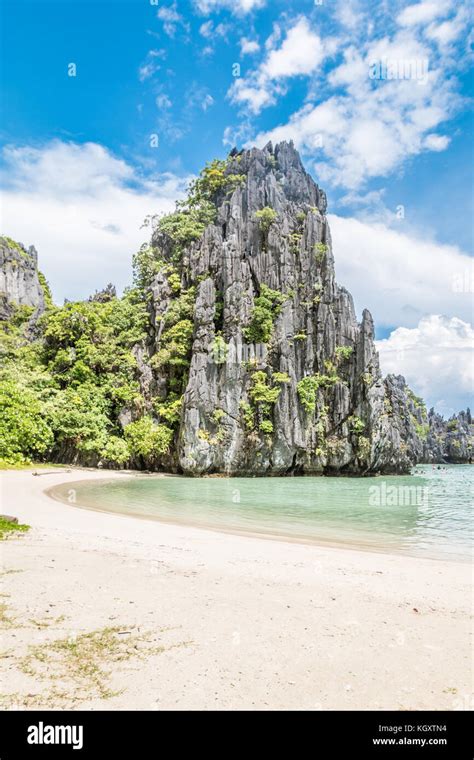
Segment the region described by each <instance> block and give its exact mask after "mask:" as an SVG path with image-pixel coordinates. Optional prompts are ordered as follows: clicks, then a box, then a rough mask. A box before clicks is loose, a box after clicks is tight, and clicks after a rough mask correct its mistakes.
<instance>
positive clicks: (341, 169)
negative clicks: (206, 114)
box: [237, 31, 460, 189]
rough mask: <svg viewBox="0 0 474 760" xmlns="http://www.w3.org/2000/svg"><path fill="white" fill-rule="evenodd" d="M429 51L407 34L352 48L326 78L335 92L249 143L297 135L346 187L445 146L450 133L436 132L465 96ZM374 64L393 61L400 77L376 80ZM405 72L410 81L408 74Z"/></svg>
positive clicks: (321, 171) (323, 171)
mask: <svg viewBox="0 0 474 760" xmlns="http://www.w3.org/2000/svg"><path fill="white" fill-rule="evenodd" d="M430 56H431V50H430V48H429V47H427V46H426V44H425V43H423V42H420V41H419V40H417V39H415V38H414V37H412V36H410V34H407V33H406V32H405V31H402V32H399V33H398V34H397V35H396V36H395V37H394V38H393V39H389V38H384V39H382V40H377V41H376V42H374V43H371V44H369V45H367V46H366V48H365V49H364V50H361V49H360V46H359V47H355V46H353V47H350V46H349V47H347V48H346V50H345V51H344V62H343V63H341V64H340V65H339V66H338V67H337V68H336V69H334V70H333V71H332V72H331V73H330V75H329V77H328V83H329V85H330V86H331V87H333V88H334V89H335V90H337V91H338V92H337V93H336V94H333V95H330V96H329V97H327V99H326V100H323V101H322V102H319V103H311V102H309V103H306V104H305V105H304V106H303V107H302V108H300V109H299V110H298V111H296V112H295V113H294V114H293V115H292V116H291V117H290V119H289V121H288V122H287V123H286V124H282V125H280V126H277V127H275V128H273V129H270V130H268V131H265V132H261V133H260V134H258V135H257V136H256V138H255V139H254V140H253V141H252V142H255V143H256V144H257V145H258V146H262V145H265V144H266V143H267V142H268V140H272V141H274V142H277V141H279V140H282V139H287V140H288V139H292V140H293V141H294V142H295V145H296V147H298V148H299V149H301V150H302V152H303V153H305V154H307V155H308V154H311V153H314V152H315V149H316V148H317V149H318V154H317V156H316V157H317V159H318V163H317V164H316V167H315V168H316V170H317V172H318V175H319V176H320V178H321V179H322V180H323V181H326V182H329V183H331V184H333V185H339V186H342V187H347V188H349V189H355V188H358V187H360V186H361V185H363V184H364V182H365V181H367V180H368V179H370V178H372V177H380V176H387V175H389V174H390V173H392V172H393V171H394V170H396V169H397V168H398V167H400V166H401V165H402V164H403V163H404V161H405V160H406V159H407V158H409V157H410V156H415V155H417V154H419V153H421V152H423V151H427V150H436V151H440V150H444V149H445V148H446V147H447V145H448V144H449V140H448V138H446V137H443V136H440V135H436V134H433V131H434V130H436V129H438V128H439V127H440V125H441V124H443V123H444V122H446V121H447V120H448V119H449V118H451V116H452V115H453V114H454V113H455V111H456V108H457V107H458V105H459V102H460V101H459V98H458V96H457V93H456V84H455V81H454V79H452V78H449V77H446V76H445V72H444V71H443V70H442V68H441V67H440V66H437V67H436V66H434V67H433V68H432V67H431V64H430V61H431V58H430ZM376 61H378V62H380V61H385V62H387V61H388V62H393V63H394V64H396V67H395V70H396V72H397V74H398V75H399V76H400V78H397V79H372V78H371V76H370V75H369V73H370V72H371V71H372V67H373V64H374V62H376ZM405 73H406V74H407V76H408V75H409V76H412V77H413V78H403V75H404V74H405ZM341 90H342V92H341ZM237 94H238V93H237ZM316 97H317V96H315V98H314V99H316ZM318 99H319V98H318Z"/></svg>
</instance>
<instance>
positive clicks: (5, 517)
mask: <svg viewBox="0 0 474 760" xmlns="http://www.w3.org/2000/svg"><path fill="white" fill-rule="evenodd" d="M0 520H6V521H7V522H11V523H14V524H15V525H18V517H13V516H12V515H0Z"/></svg>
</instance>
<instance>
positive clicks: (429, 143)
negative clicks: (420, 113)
mask: <svg viewBox="0 0 474 760" xmlns="http://www.w3.org/2000/svg"><path fill="white" fill-rule="evenodd" d="M449 143H450V139H449V137H447V136H446V135H426V137H425V140H424V146H425V148H428V150H434V151H441V150H445V149H446V148H447V147H448V145H449Z"/></svg>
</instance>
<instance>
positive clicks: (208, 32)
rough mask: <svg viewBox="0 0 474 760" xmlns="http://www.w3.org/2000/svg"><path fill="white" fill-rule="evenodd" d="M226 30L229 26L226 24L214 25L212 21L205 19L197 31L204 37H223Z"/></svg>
mask: <svg viewBox="0 0 474 760" xmlns="http://www.w3.org/2000/svg"><path fill="white" fill-rule="evenodd" d="M228 31H229V27H228V26H227V24H217V26H214V23H213V22H212V21H206V22H205V23H204V24H201V26H200V27H199V33H200V34H201V35H202V37H205V38H206V39H211V38H213V37H225V36H226V34H227V32H228Z"/></svg>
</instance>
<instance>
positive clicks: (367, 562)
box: [0, 469, 473, 710]
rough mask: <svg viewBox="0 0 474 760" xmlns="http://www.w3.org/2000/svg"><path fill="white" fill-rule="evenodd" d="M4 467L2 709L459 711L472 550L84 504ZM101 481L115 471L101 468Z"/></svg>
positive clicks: (467, 663)
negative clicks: (301, 533) (356, 543)
mask: <svg viewBox="0 0 474 760" xmlns="http://www.w3.org/2000/svg"><path fill="white" fill-rule="evenodd" d="M39 472H40V473H41V475H40V477H34V476H33V475H32V472H31V471H16V472H13V471H12V472H5V473H2V474H1V476H0V477H1V486H0V499H1V500H0V512H1V513H3V514H10V515H15V516H17V517H18V518H19V519H20V522H26V523H28V524H29V525H31V526H32V529H31V531H30V532H29V533H27V534H24V535H22V536H20V537H18V538H17V537H15V538H9V539H8V540H6V541H3V542H2V543H1V544H0V560H1V562H0V579H1V596H0V649H1V652H0V692H1V693H2V695H3V696H2V697H1V700H2V701H1V702H0V706H2V707H3V708H13V709H24V708H28V709H30V708H31V709H34V708H65V709H70V708H73V709H145V710H159V709H309V710H319V709H395V710H398V709H400V710H404V709H448V710H450V709H471V707H472V705H473V702H472V650H471V642H470V636H471V633H472V624H471V613H472V576H471V568H470V566H469V565H468V564H461V563H454V562H447V561H438V560H431V559H419V558H413V557H401V556H395V555H388V554H387V555H385V554H377V553H369V552H357V551H352V550H348V549H337V548H328V547H324V548H321V547H317V546H312V545H304V544H296V543H290V542H282V541H272V540H266V539H263V538H253V537H247V536H241V535H235V536H234V535H230V534H219V533H215V532H212V531H207V530H202V529H199V528H193V527H185V526H177V525H169V524H164V523H161V522H154V521H149V520H139V519H135V518H132V517H126V516H121V515H111V514H104V513H100V512H93V511H89V510H83V509H79V508H77V507H75V506H72V505H67V504H62V503H59V502H57V501H54V500H53V499H51V498H50V497H49V496H47V495H46V494H45V493H44V490H45V489H47V488H50V487H51V486H53V485H57V484H59V483H65V482H71V483H73V482H74V481H78V480H84V479H91V478H103V477H104V473H101V472H91V471H84V470H78V469H75V470H71V471H69V472H67V471H66V470H64V471H55V472H54V471H51V473H52V474H48V473H49V471H41V470H39ZM111 477H124V475H123V474H119V473H116V474H115V475H114V474H113V473H111Z"/></svg>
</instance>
